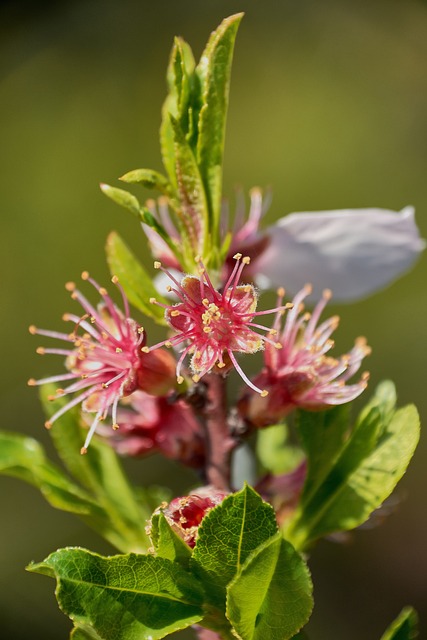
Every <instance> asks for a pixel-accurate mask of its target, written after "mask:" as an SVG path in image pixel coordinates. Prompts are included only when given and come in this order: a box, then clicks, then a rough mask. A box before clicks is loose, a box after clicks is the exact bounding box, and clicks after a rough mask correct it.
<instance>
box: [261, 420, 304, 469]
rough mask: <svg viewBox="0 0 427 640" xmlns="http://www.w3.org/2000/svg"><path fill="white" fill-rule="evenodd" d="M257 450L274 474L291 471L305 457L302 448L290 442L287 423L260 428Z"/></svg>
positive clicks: (267, 467)
mask: <svg viewBox="0 0 427 640" xmlns="http://www.w3.org/2000/svg"><path fill="white" fill-rule="evenodd" d="M256 450H257V456H258V459H259V461H260V463H261V464H262V466H263V467H264V469H265V470H266V471H269V472H270V473H272V474H274V475H279V474H281V473H286V472H288V471H291V470H292V469H294V468H295V467H296V466H297V465H298V464H299V463H300V462H301V460H302V458H303V453H302V451H301V449H299V448H297V447H294V446H292V445H290V444H289V443H288V429H287V427H286V425H285V424H275V425H272V426H270V427H266V428H265V429H259V431H258V433H257V443H256Z"/></svg>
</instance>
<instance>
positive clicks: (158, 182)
mask: <svg viewBox="0 0 427 640" xmlns="http://www.w3.org/2000/svg"><path fill="white" fill-rule="evenodd" d="M119 179H120V180H122V181H123V182H126V183H128V184H141V185H142V186H143V187H147V189H158V190H159V191H161V192H162V193H165V194H168V193H169V192H170V184H169V180H168V179H167V178H166V177H165V176H163V175H162V174H161V173H159V172H158V171H153V170H152V169H134V170H133V171H128V173H125V175H124V176H122V177H121V178H119ZM107 195H108V194H107Z"/></svg>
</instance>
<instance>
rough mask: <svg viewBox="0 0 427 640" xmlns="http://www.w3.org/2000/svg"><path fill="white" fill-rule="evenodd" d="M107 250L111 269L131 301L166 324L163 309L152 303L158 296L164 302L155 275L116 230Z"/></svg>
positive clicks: (112, 234)
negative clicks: (155, 285) (155, 284)
mask: <svg viewBox="0 0 427 640" xmlns="http://www.w3.org/2000/svg"><path fill="white" fill-rule="evenodd" d="M106 252H107V260H108V265H109V267H110V271H111V273H112V274H113V275H116V276H117V277H118V279H119V282H120V284H121V285H122V287H123V289H124V292H125V293H126V296H127V297H128V299H129V302H130V303H131V304H132V305H133V306H134V307H136V308H137V309H139V310H140V311H142V313H144V314H145V315H146V316H149V317H151V318H154V319H155V320H156V322H158V323H160V324H164V323H165V320H164V312H163V309H162V308H161V307H159V306H158V305H155V304H150V298H157V300H159V302H164V299H163V298H162V296H161V295H159V293H158V291H157V289H156V288H155V287H154V284H153V277H152V276H150V275H149V274H148V273H147V272H146V270H145V269H144V267H143V266H142V265H141V263H140V262H139V261H138V260H137V259H136V258H135V256H134V254H133V253H132V252H131V250H130V249H129V248H128V246H127V245H126V244H125V242H124V241H123V240H122V238H121V237H120V236H119V235H118V234H117V233H116V232H114V231H113V232H112V233H110V235H109V236H108V238H107V244H106Z"/></svg>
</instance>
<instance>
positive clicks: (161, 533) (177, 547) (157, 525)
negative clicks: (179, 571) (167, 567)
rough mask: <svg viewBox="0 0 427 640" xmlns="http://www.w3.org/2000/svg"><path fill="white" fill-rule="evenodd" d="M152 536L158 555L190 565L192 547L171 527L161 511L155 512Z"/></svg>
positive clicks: (152, 522) (185, 565) (152, 519)
mask: <svg viewBox="0 0 427 640" xmlns="http://www.w3.org/2000/svg"><path fill="white" fill-rule="evenodd" d="M150 537H151V541H152V543H153V546H154V550H155V552H156V555H157V556H159V557H160V558H167V559H168V560H170V561H171V562H179V563H180V564H181V565H182V566H184V567H187V566H188V563H189V560H190V557H191V549H190V547H189V546H188V545H187V544H185V542H184V540H183V539H182V538H180V537H179V535H177V534H176V533H175V531H174V530H173V529H172V528H171V527H170V525H169V523H168V521H167V520H166V518H165V516H164V514H163V513H161V512H160V513H155V514H154V515H153V516H152V518H151V531H150Z"/></svg>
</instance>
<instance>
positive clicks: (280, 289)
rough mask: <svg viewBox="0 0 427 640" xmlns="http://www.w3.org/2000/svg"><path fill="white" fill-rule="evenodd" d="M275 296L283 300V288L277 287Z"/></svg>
mask: <svg viewBox="0 0 427 640" xmlns="http://www.w3.org/2000/svg"><path fill="white" fill-rule="evenodd" d="M277 295H278V296H280V298H283V297H284V296H285V290H284V288H283V287H279V288H278V289H277Z"/></svg>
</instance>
